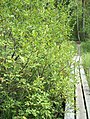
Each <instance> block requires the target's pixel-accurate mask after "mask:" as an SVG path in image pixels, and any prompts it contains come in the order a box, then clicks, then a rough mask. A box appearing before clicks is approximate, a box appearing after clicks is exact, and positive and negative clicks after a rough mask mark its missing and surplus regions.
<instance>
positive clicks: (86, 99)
mask: <svg viewBox="0 0 90 119" xmlns="http://www.w3.org/2000/svg"><path fill="white" fill-rule="evenodd" d="M79 53H80V51H79ZM75 59H76V60H75ZM74 60H75V61H76V62H78V66H76V67H75V72H74V73H75V76H76V79H77V85H76V86H75V92H74V97H75V98H73V100H74V101H73V105H74V107H72V108H70V111H69V112H68V113H66V114H65V118H64V119H90V88H89V86H88V82H87V79H86V76H85V71H84V69H83V66H82V60H81V57H80V55H77V56H75V58H74ZM66 110H67V106H66Z"/></svg>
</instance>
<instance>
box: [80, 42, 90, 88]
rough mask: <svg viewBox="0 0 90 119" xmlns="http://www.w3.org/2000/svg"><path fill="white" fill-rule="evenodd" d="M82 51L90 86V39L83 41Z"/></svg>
mask: <svg viewBox="0 0 90 119" xmlns="http://www.w3.org/2000/svg"><path fill="white" fill-rule="evenodd" d="M81 53H82V59H83V66H84V69H85V72H86V76H87V81H88V84H89V87H90V41H86V42H82V43H81Z"/></svg>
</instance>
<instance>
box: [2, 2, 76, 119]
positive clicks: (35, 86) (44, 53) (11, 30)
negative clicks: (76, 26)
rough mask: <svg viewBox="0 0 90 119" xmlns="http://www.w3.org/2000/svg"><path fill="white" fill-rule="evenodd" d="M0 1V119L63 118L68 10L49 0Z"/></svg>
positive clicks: (69, 53)
mask: <svg viewBox="0 0 90 119" xmlns="http://www.w3.org/2000/svg"><path fill="white" fill-rule="evenodd" d="M0 3H1V5H0V14H1V18H0V21H1V28H0V33H1V35H0V37H1V38H0V119H60V118H62V117H63V113H64V106H65V102H66V99H70V97H71V96H72V87H73V83H72V82H71V80H70V78H71V73H70V72H71V70H70V64H71V62H72V57H73V54H74V52H73V47H72V45H71V43H70V42H69V41H68V39H70V35H71V30H72V28H71V25H70V22H71V21H72V18H71V16H70V11H69V10H70V8H68V6H64V5H62V3H59V4H57V6H58V7H56V6H55V1H54V0H48V2H47V1H46V0H42V1H41V0H1V1H0ZM69 7H70V6H69Z"/></svg>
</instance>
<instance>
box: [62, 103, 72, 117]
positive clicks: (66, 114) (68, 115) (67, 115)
mask: <svg viewBox="0 0 90 119" xmlns="http://www.w3.org/2000/svg"><path fill="white" fill-rule="evenodd" d="M65 111H66V113H65V116H64V119H74V105H73V107H71V106H70V104H67V105H66V109H65Z"/></svg>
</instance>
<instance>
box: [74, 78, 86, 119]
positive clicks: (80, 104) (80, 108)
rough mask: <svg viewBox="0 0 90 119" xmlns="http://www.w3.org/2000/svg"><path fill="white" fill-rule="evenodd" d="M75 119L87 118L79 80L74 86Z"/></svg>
mask: <svg viewBox="0 0 90 119" xmlns="http://www.w3.org/2000/svg"><path fill="white" fill-rule="evenodd" d="M76 110H77V111H76V119H87V118H86V110H85V105H84V100H83V93H82V87H81V83H80V80H79V81H78V84H77V87H76Z"/></svg>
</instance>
